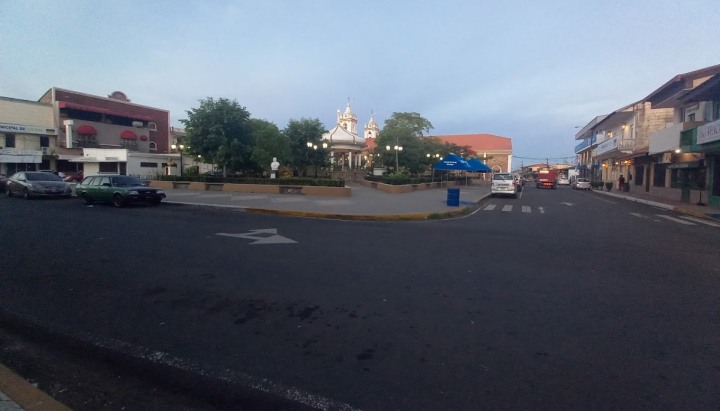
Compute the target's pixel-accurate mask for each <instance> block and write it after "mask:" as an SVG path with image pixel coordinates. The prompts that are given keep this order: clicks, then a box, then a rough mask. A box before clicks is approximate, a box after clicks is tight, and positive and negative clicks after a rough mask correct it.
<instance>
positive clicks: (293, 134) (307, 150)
mask: <svg viewBox="0 0 720 411" xmlns="http://www.w3.org/2000/svg"><path fill="white" fill-rule="evenodd" d="M323 133H325V127H323V125H322V123H321V122H320V120H319V119H308V118H303V119H301V120H290V121H289V122H288V124H287V126H286V127H285V130H283V134H284V135H285V137H286V138H287V139H288V141H289V142H290V156H291V158H292V161H291V162H292V165H294V166H296V167H297V168H298V172H299V173H300V174H301V175H306V172H307V168H308V167H309V166H323V165H325V164H326V162H327V151H326V150H325V149H323V148H322V141H321V139H322V135H323ZM308 143H311V145H312V147H308ZM315 146H317V149H314V147H315Z"/></svg>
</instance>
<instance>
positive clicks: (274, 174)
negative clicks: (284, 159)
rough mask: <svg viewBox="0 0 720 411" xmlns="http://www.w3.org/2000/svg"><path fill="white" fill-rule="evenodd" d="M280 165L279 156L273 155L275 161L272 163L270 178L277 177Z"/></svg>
mask: <svg viewBox="0 0 720 411" xmlns="http://www.w3.org/2000/svg"><path fill="white" fill-rule="evenodd" d="M278 167H280V163H278V161H277V157H273V161H272V163H270V169H272V171H271V172H270V178H275V177H277V170H278Z"/></svg>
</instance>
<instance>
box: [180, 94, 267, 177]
mask: <svg viewBox="0 0 720 411" xmlns="http://www.w3.org/2000/svg"><path fill="white" fill-rule="evenodd" d="M186 113H187V116H188V118H187V119H184V120H180V122H181V123H183V124H184V125H185V132H186V136H185V139H184V141H185V143H186V146H190V149H189V152H190V153H191V154H193V155H195V154H200V155H202V156H203V158H204V159H205V161H206V162H209V163H212V164H217V165H219V166H221V167H223V170H224V173H225V174H227V171H228V169H230V170H248V169H255V168H257V165H256V164H255V163H254V162H253V161H252V159H251V155H252V151H253V146H254V144H255V141H254V139H253V135H252V129H251V126H250V113H249V112H248V111H247V110H246V109H245V107H242V106H240V105H239V104H238V102H237V101H235V100H232V101H231V100H228V99H225V98H219V99H217V100H215V99H213V98H212V97H208V98H207V99H205V100H200V107H197V108H193V109H191V110H188V111H186Z"/></svg>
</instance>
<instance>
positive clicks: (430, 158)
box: [425, 153, 440, 183]
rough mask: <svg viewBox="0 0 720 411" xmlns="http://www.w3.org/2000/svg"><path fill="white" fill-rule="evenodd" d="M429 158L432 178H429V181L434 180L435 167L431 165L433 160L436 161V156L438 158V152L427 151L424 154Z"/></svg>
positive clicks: (432, 181)
mask: <svg viewBox="0 0 720 411" xmlns="http://www.w3.org/2000/svg"><path fill="white" fill-rule="evenodd" d="M425 156H426V157H427V158H428V159H429V160H430V168H431V169H432V178H431V179H430V182H431V183H434V182H435V167H433V164H432V163H433V161H437V159H438V158H440V154H430V153H427V154H426V155H425Z"/></svg>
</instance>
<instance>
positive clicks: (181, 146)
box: [170, 144, 185, 177]
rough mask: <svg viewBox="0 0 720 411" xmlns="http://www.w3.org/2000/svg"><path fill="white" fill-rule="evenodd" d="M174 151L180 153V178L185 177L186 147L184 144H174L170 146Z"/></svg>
mask: <svg viewBox="0 0 720 411" xmlns="http://www.w3.org/2000/svg"><path fill="white" fill-rule="evenodd" d="M170 148H172V149H173V150H177V151H179V152H180V177H182V175H183V149H184V148H185V146H184V145H183V144H173V145H171V146H170Z"/></svg>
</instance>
